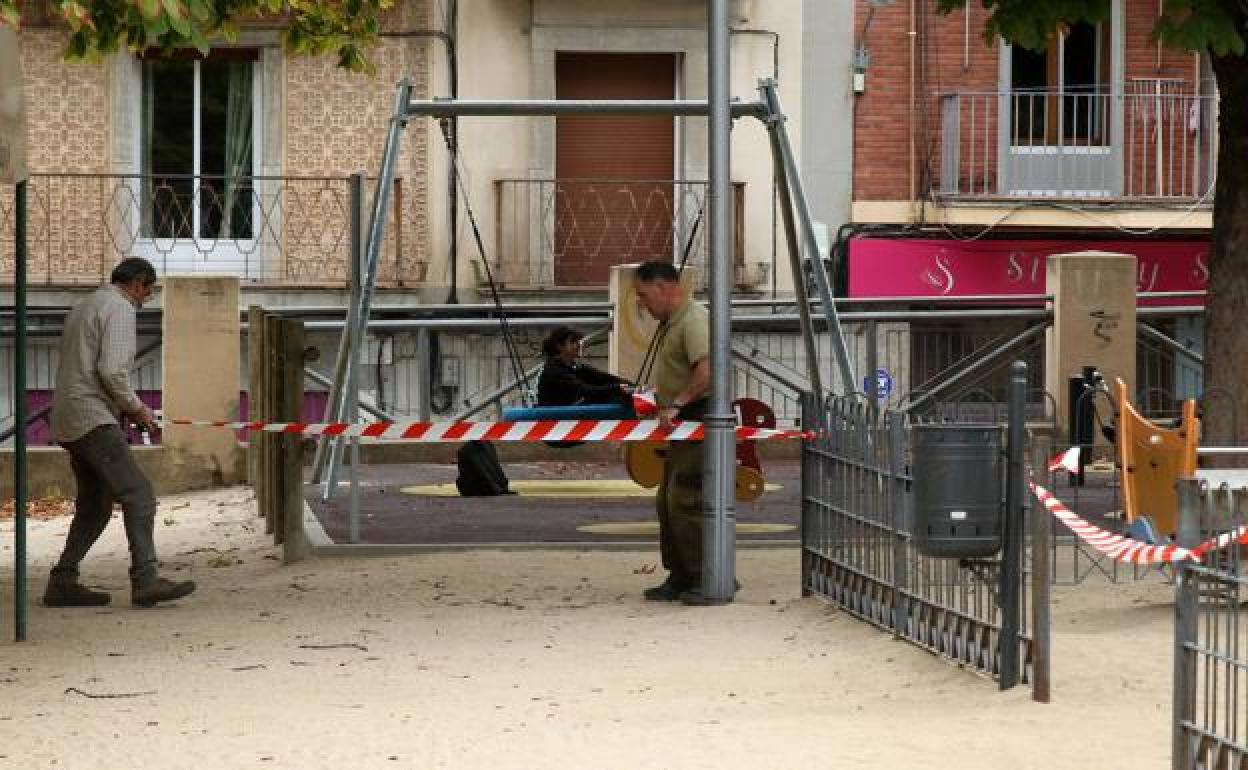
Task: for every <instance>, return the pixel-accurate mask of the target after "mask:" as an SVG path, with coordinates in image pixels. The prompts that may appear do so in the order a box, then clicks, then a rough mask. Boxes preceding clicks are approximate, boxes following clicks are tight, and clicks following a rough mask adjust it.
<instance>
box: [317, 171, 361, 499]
mask: <svg viewBox="0 0 1248 770" xmlns="http://www.w3.org/2000/svg"><path fill="white" fill-rule="evenodd" d="M351 182H352V184H351V236H352V237H351V305H350V311H349V312H348V316H354V317H353V318H352V317H348V319H347V325H346V327H345V328H344V330H343V334H344V338H343V345H340V347H339V350H342V349H343V347H344V346H345V348H346V350H347V352H348V355H347V360H346V362H345V370H344V373H343V376H342V377H341V378H340V379H339V380H336V381H335V384H336V385H338V386H339V393H338V397H339V400H340V403H339V405H338V409H337V410H336V412H337V416H336V417H335V419H336V420H337V421H338V422H345V421H346V420H347V419H348V417H350V415H351V413H352V409H355V410H356V413H357V414H358V410H359V407H358V404H359V401H360V398H359V396H360V394H359V389H360V388H359V381H358V377H359V370H360V344H361V342H362V340H363V335H364V334H366V333H367V331H368V317H367V316H363V317H361V315H360V314H361V313H362V312H364V311H363V302H364V275H365V266H364V259H363V257H364V252H363V248H362V247H363V244H362V242H361V240H360V237H359V236H360V231H361V227H360V225H361V222H362V220H363V211H364V176H363V175H362V174H353V175H352V177H351ZM352 404H356V405H357V406H352ZM345 445H346V444H345V441H344V439H330V440H329V444H328V446H329V466H328V469H327V472H326V475H325V487H324V489H322V490H321V499H323V500H328V499H329V498H331V497H333V496H334V495H336V494H338V470H339V469H340V468H341V467H342V453H343V451H344V447H345Z"/></svg>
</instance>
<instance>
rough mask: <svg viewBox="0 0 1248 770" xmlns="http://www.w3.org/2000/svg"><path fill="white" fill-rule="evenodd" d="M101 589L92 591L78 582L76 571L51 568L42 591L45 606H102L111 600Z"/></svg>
mask: <svg viewBox="0 0 1248 770" xmlns="http://www.w3.org/2000/svg"><path fill="white" fill-rule="evenodd" d="M112 598H113V597H111V596H109V595H108V594H107V593H105V592H103V591H92V590H91V589H90V588H87V587H86V586H84V585H83V584H82V583H79V582H78V575H77V573H71V572H61V571H58V570H52V574H51V575H50V576H49V577H48V587H47V589H46V590H45V591H44V592H43V606H45V607H103V606H105V605H107V604H108V603H109V602H110V601H112Z"/></svg>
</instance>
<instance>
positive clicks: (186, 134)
mask: <svg viewBox="0 0 1248 770" xmlns="http://www.w3.org/2000/svg"><path fill="white" fill-rule="evenodd" d="M256 58H257V57H256V52H255V51H254V50H250V49H221V50H215V51H213V52H212V53H211V54H209V55H208V57H206V58H200V57H198V55H197V54H194V53H192V54H187V55H183V56H175V57H172V58H148V59H145V60H144V61H143V92H142V100H143V101H142V128H141V130H140V154H141V166H142V173H143V187H144V190H143V195H142V201H143V211H142V233H143V236H144V237H147V238H154V239H165V238H171V239H204V238H210V239H224V240H245V239H250V238H252V237H254V233H253V223H252V210H253V203H254V200H253V198H254V196H253V192H252V181H251V177H252V174H253V170H254V163H255V152H254V146H253V135H254V131H253V125H254V122H255V121H254V119H253V116H254V105H253V101H254V99H253V95H254V91H255V75H256V72H255V70H256V66H255V65H256Z"/></svg>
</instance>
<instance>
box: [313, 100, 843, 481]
mask: <svg viewBox="0 0 1248 770" xmlns="http://www.w3.org/2000/svg"><path fill="white" fill-rule="evenodd" d="M411 92H412V86H411V83H410V82H409V81H406V80H404V81H402V82H401V83H399V86H398V90H397V93H396V97H395V104H394V113H393V116H392V118H391V122H390V128H389V132H388V134H387V138H386V146H385V151H384V153H383V156H382V163H381V171H380V173H379V174H378V178H377V186H376V192H375V194H374V196H373V201H372V208H371V219H370V222H369V231H368V240H367V246H366V249H365V254H364V264H363V265H362V266H361V268H360V281H359V286H358V287H357V290H356V291H354V292H353V296H352V302H351V305H350V306H349V308H348V314H347V325H346V329H345V330H344V332H343V339H342V342H341V343H340V345H339V348H338V356H337V360H336V362H335V372H334V377H333V380H332V385H331V389H330V394H329V400H328V403H327V406H326V415H325V416H326V420H327V421H328V420H333V421H345V420H346V419H348V418H349V415H348V414H347V412H348V404H349V401H350V399H349V398H348V394H350V393H351V392H352V390H353V389H354V388H355V387H356V383H357V382H358V380H357V377H358V373H357V368H358V360H359V356H358V355H355V351H357V350H358V349H359V346H360V344H361V340H362V339H363V336H364V332H365V329H366V327H367V324H368V319H369V311H370V307H371V302H372V297H373V293H374V291H375V288H376V282H377V273H378V270H377V266H378V259H379V254H380V250H381V243H382V236H383V233H384V230H385V220H386V216H387V213H388V211H389V197H390V192H391V189H392V182H393V179H394V172H395V164H396V159H397V155H398V149H399V144H400V138H401V135H402V132H403V131H404V129H405V128H406V127H407V125H408V123H409V121H410V120H411V119H412V118H415V117H428V118H433V119H437V120H439V121H441V128H442V132H441V133H442V135H443V139H444V141H445V144H446V147H447V150H448V152H449V154H450V160H451V164H452V172H453V173H452V176H453V177H454V184H455V185H456V189H457V190H458V191H459V193H460V199H461V200H463V201H464V209H465V213H466V215H467V220H468V223H469V226H470V228H471V231H472V236H473V240H474V241H475V244H476V249H477V252H478V254H479V256H480V261H481V264H482V265H483V266H484V268H485V278H486V283H487V285H488V287H489V292H490V297H491V300H492V302H493V305H494V308H495V311H496V313H497V315H498V321H499V327H500V332H501V337H502V339H503V342H504V345H505V347H506V349H507V354H508V361H509V365H510V367H511V370H512V374H513V376H514V378H515V382H516V383H517V385H518V387H519V388H520V394H521V400H522V402H523V406H521V407H514V408H510V409H507V410H505V411H504V413H503V419H504V420H560V419H632V418H635V417H636V414H635V413H633V410H632V409H630V408H628V407H627V406H624V405H614V404H589V405H578V406H549V405H541V404H537V403H535V401H536V398H535V395H534V389H533V388H531V387H530V385H529V379H530V378H529V376H528V374H527V373H526V371H525V366H524V362H523V360H522V357H521V355H520V352H519V348H518V346H517V344H516V341H515V336H514V334H513V332H512V329H511V325H510V324H509V323H508V317H507V312H506V308H505V307H504V306H503V303H502V299H501V297H500V294H499V290H498V285H497V282H496V281H495V279H494V275H493V271H492V269H491V267H490V265H491V261H490V260H489V259H488V258H487V257H486V249H485V245H484V241H483V239H482V236H481V230H480V227H479V226H478V222H477V218H476V215H475V212H474V210H473V207H472V204H471V200H470V198H469V195H468V190H467V187H466V185H465V183H464V174H463V173H462V171H461V169H460V166H459V157H458V152H457V151H456V148H455V145H454V142H453V139H452V134H451V131H450V126H449V119H451V118H457V117H488V116H495V117H505V116H512V117H521V116H559V115H576V114H579V115H595V114H596V115H622V114H627V115H663V116H671V117H681V116H685V117H689V116H703V117H705V116H708V115H709V114H710V109H709V105H708V102H706V101H695V100H673V101H650V100H529V101H501V100H500V101H484V100H455V99H434V100H418V101H414V100H412V98H411ZM759 94H760V99H759V100H758V101H752V102H733V103H732V104H731V107H730V114H731V115H732V117H734V118H738V117H753V118H756V119H758V120H759V121H761V122H762V123H763V125H764V126H765V127H766V129H767V131H768V133H769V136H770V146H771V150H772V156H773V163H774V164H775V167H776V182H777V188H778V203H779V206H780V209H781V213H782V217H783V222H784V227H785V233H786V237H787V240H788V246H789V248H788V251H789V258H790V263H791V268H792V274H793V276H794V277H795V279H796V280H795V282H794V293H795V296H794V302H795V304H796V305H797V308H798V311H799V314H800V319H801V329H802V338H803V342H804V347H805V352H806V361H807V365H808V376H809V380H810V383H811V386H812V390H813V391H814V395H815V397H816V398H821V397H822V394H823V386H822V383H821V378H820V373H819V364H818V361H819V358H818V354H817V348H816V345H815V340H814V321H813V319H812V318H811V311H810V303H809V300H808V297H807V294H806V286H805V283H804V281H803V280H802V278H801V277H802V276H803V275H805V274H806V271H805V270H803V264H802V254H803V251H804V252H805V253H806V254H807V255H808V260H807V262H808V265H809V268H808V269H809V273H810V275H811V276H812V277H813V279H814V284H815V287H816V290H817V292H818V295H819V298H820V301H821V305H822V310H823V314H824V320H825V323H826V326H827V329H828V330H829V331H830V332H831V337H832V349H833V351H834V353H835V356H836V362H837V366H838V374H839V379H840V382H841V384H842V386H843V388H844V389H845V390H846V391H847V392H848V391H852V390H853V389H854V385H853V383H854V382H855V378H854V374H853V369H852V365H851V363H850V359H849V354H848V350H847V347H846V344H845V340H844V336H843V334H842V331H841V326H840V321H839V318H838V317H837V313H836V306H835V304H834V303H833V301H832V287H831V283H830V279H829V278H828V275H827V272H826V268H825V265H824V260H823V259H822V258H821V256H820V251H819V247H818V244H817V240H816V237H815V231H814V225H813V222H812V220H811V216H810V211H809V207H808V204H807V202H806V197H805V193H804V191H803V189H802V185H801V180H800V178H799V176H798V173H797V166H796V161H795V159H794V155H793V151H792V147H791V145H790V143H789V139H788V134H787V131H786V129H785V116H784V114H783V112H782V111H781V109H780V103H779V97H778V95H777V90H776V83H775V81H772V80H763V81H760V83H759ZM705 205H706V202H705V200H704V201H703V204H702V207H701V208H700V210H699V212H698V215H697V220H696V221H695V223H694V227H693V231H692V232H691V233H690V236H689V238H688V240H687V241H686V243H685V244H684V250H683V254H682V257H681V261H680V263H679V266H678V269H679V270H682V271H683V269H684V267H685V263H686V261H687V260H688V258H689V254H690V251H691V249H692V246H693V244H694V238H695V237H696V234H697V231H698V227H699V225H700V223H701V220H702V216H703V211H704V209H705ZM663 331H664V328H663V326H662V325H660V327H659V328H658V330H656V332H655V334H654V335H653V336H652V337H651V339H650V341H649V346H648V349H647V351H646V355H645V358H644V360H643V363H642V367H641V371H640V372H639V373H638V376H637V377H636V378H635V379H634V380H633V382H634V384H641V383H644V382H645V381H646V380H647V378H648V374H649V368H650V367H651V366H652V365H653V362H654V359H655V357H656V356H657V353H658V350H659V346H660V345H661V343H662V335H663ZM733 407H734V411H735V413H736V416H737V420H738V421H739V422H740V424H743V425H748V426H752V427H760V428H774V427H775V425H776V421H775V415H774V413H773V412H772V410H771V408H770V407H769V406H767V405H766V404H764V403H763V402H761V401H758V400H756V399H737V400H736V401H735V402H733ZM326 447H328V451H327V452H326V451H324V450H325V449H326ZM339 452H340V444H338V443H330V444H328V445H325V444H322V446H320V447H318V452H317V456H316V460H315V462H314V467H313V478H314V480H317V481H319V480H321V478H322V475H323V474H325V471H326V465H328V473H327V474H325V477H326V478H325V482H324V483H325V485H326V490H327V491H328V490H330V489H333V488H334V486H335V484H336V482H335V476H336V474H337V469H338V466H339V464H340V457H339ZM664 454H665V451H664V444H662V443H659V442H648V443H633V444H629V445H628V446H627V447H626V452H625V464H626V466H627V467H628V470H629V474H630V476H631V477H632V478H633V479H634V481H636V482H637V483H638V484H641V485H642V486H656V485H657V484H658V483H659V480H660V479H661V477H662V463H663V455H664ZM763 488H764V482H763V476H762V467H761V464H760V462H759V459H758V454H757V451H756V449H755V447H754V446H753V443H752V442H739V443H738V444H737V447H736V483H735V490H736V495H737V498H738V499H743V500H753V499H756V498H757V497H758V496H759V495H760V494H761V493H762V491H763Z"/></svg>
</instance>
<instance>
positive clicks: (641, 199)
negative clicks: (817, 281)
mask: <svg viewBox="0 0 1248 770" xmlns="http://www.w3.org/2000/svg"><path fill="white" fill-rule="evenodd" d="M706 189H707V183H706V182H704V181H692V182H691V181H681V180H671V179H662V180H639V179H498V180H495V182H494V199H495V200H494V211H495V217H496V221H495V228H494V231H495V234H496V241H495V248H494V254H493V255H491V257H492V260H491V264H490V267H491V270H492V272H493V278H494V280H495V281H496V282H497V283H501V284H502V285H503V286H506V287H512V288H549V287H556V286H558V287H596V288H601V287H604V286H606V284H607V282H608V279H609V276H610V270H611V267H612V266H613V265H621V264H629V263H633V262H644V261H646V260H650V259H662V260H668V261H673V262H680V260H681V259H682V258H683V257H684V255H685V253H686V251H687V252H688V261H687V263H686V264H687V268H688V269H690V270H692V271H693V272H694V278H695V282H696V285H698V286H701V285H702V284H703V283H704V279H705V267H706V250H707V227H706V214H705V211H704V208H703V203H704V201H705V199H706ZM733 205H734V211H735V216H734V218H733V221H734V223H735V224H734V232H733V253H734V259H735V264H736V265H737V279H738V284H739V285H741V284H749V283H752V282H755V281H761V280H763V279H764V278H765V277H766V276H762V277H761V278H760V277H759V276H758V275H756V274H752V273H749V272H748V271H746V270H745V268H744V267H743V266H744V264H745V256H744V253H745V184H744V183H737V184H735V185H734V190H733ZM474 265H475V266H476V269H477V275H478V279H479V280H480V281H484V280H485V277H486V276H485V270H484V267H483V266H482V265H481V263H480V261H479V260H478V261H476V262H474ZM757 272H758V271H757V270H755V271H754V273H757Z"/></svg>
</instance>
